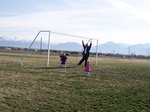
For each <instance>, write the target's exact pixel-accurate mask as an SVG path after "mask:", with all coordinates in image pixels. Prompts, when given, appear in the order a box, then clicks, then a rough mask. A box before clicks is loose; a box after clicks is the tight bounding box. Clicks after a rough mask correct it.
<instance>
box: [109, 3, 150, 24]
mask: <svg viewBox="0 0 150 112" xmlns="http://www.w3.org/2000/svg"><path fill="white" fill-rule="evenodd" d="M106 1H107V2H108V3H110V4H112V5H113V6H115V7H116V8H119V9H121V10H124V11H127V12H129V13H132V14H133V16H134V18H135V19H143V20H145V21H148V22H150V16H149V13H147V12H146V11H142V10H141V9H139V8H136V7H134V6H132V5H130V4H128V3H126V2H123V1H121V0H106Z"/></svg>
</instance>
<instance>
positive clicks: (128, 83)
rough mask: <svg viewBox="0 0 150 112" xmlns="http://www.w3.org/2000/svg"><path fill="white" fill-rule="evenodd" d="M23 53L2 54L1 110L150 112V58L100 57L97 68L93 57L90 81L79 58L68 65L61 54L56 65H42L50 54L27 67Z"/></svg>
mask: <svg viewBox="0 0 150 112" xmlns="http://www.w3.org/2000/svg"><path fill="white" fill-rule="evenodd" d="M21 57H22V55H21V54H16V53H0V112H58V111H60V112H150V61H147V60H136V59H132V60H131V59H130V60H127V59H117V58H99V61H98V66H97V67H96V66H95V61H94V58H92V57H91V58H90V62H91V65H92V72H91V78H90V79H89V80H88V79H86V77H85V74H84V67H83V65H82V66H80V67H76V66H75V64H74V63H75V62H77V59H76V58H73V57H68V67H67V68H65V69H62V68H59V67H58V65H59V59H58V56H52V57H51V59H50V61H51V65H50V67H45V66H44V65H43V66H41V65H42V64H43V63H41V59H44V58H45V57H46V56H40V55H30V56H28V57H27V59H25V60H24V63H23V64H24V65H23V66H21V65H20V58H21ZM41 57H42V58H41ZM79 59H80V57H79ZM44 63H45V62H44Z"/></svg>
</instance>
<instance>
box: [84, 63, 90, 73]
mask: <svg viewBox="0 0 150 112" xmlns="http://www.w3.org/2000/svg"><path fill="white" fill-rule="evenodd" d="M85 71H86V72H91V66H90V64H87V65H86V67H85Z"/></svg>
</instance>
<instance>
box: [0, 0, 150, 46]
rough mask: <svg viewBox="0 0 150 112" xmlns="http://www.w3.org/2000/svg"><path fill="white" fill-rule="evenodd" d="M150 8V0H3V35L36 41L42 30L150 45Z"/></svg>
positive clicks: (0, 14) (0, 20)
mask: <svg viewBox="0 0 150 112" xmlns="http://www.w3.org/2000/svg"><path fill="white" fill-rule="evenodd" d="M149 6H150V0H0V36H3V37H5V38H8V39H13V38H15V39H19V40H33V39H34V38H35V36H36V34H37V33H38V32H39V31H40V30H50V31H54V32H60V33H66V34H72V35H78V36H83V37H89V38H94V39H98V40H99V43H104V42H108V41H113V42H116V43H127V44H142V43H150V7H149ZM43 35H47V34H43ZM40 36H42V34H41V35H40ZM51 38H53V41H55V42H58V41H65V40H67V41H77V39H76V38H72V37H67V38H66V37H63V36H61V35H57V36H55V35H54V34H52V36H51ZM43 40H45V41H47V40H46V37H45V38H44V39H43ZM83 40H84V39H83Z"/></svg>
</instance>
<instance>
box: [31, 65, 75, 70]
mask: <svg viewBox="0 0 150 112" xmlns="http://www.w3.org/2000/svg"><path fill="white" fill-rule="evenodd" d="M31 68H33V69H70V68H76V67H71V66H70V67H66V68H65V67H59V66H55V67H31Z"/></svg>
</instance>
